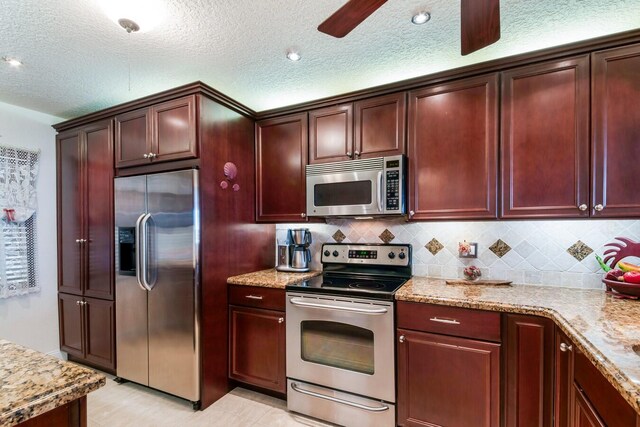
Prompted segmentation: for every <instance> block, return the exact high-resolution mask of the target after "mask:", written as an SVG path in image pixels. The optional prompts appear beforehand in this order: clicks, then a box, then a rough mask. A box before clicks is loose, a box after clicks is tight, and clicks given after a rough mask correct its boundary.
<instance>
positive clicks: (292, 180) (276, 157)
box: [256, 113, 307, 222]
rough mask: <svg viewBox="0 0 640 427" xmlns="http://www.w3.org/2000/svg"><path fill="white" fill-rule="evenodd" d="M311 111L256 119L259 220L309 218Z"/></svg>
mask: <svg viewBox="0 0 640 427" xmlns="http://www.w3.org/2000/svg"><path fill="white" fill-rule="evenodd" d="M306 164H307V114H306V113H302V114H293V115H290V116H286V117H279V118H277V119H269V120H263V121H261V122H258V123H256V221H258V222H295V221H304V220H306V214H305V212H306V205H307V200H306V197H305V194H306V178H305V165H306Z"/></svg>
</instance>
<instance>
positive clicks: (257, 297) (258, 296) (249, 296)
mask: <svg viewBox="0 0 640 427" xmlns="http://www.w3.org/2000/svg"><path fill="white" fill-rule="evenodd" d="M245 298H249V299H257V300H261V299H262V296H261V295H247V296H245Z"/></svg>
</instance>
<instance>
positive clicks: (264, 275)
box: [227, 268, 322, 289]
mask: <svg viewBox="0 0 640 427" xmlns="http://www.w3.org/2000/svg"><path fill="white" fill-rule="evenodd" d="M320 274H322V271H315V270H312V271H309V272H307V273H287V272H282V271H277V270H276V269H275V268H270V269H268V270H261V271H255V272H253V273H247V274H241V275H239V276H232V277H229V278H228V279H227V283H228V284H230V285H244V286H259V287H263V288H275V289H284V288H285V286H287V285H291V284H293V283H298V282H302V281H303V280H307V279H310V278H312V277H315V276H319V275H320Z"/></svg>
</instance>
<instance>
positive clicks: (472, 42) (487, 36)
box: [318, 0, 500, 55]
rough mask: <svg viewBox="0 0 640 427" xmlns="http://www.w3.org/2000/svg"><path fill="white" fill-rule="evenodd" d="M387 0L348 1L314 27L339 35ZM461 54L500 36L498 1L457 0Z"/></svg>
mask: <svg viewBox="0 0 640 427" xmlns="http://www.w3.org/2000/svg"><path fill="white" fill-rule="evenodd" d="M386 2H387V0H349V1H348V2H347V3H346V4H345V5H344V6H342V7H341V8H340V9H338V10H337V11H336V12H335V13H334V14H333V15H331V16H330V17H329V18H327V19H326V20H325V21H324V22H323V23H322V24H320V25H319V26H318V31H321V32H323V33H325V34H328V35H330V36H333V37H338V38H342V37H344V36H346V35H347V34H349V33H350V32H351V30H353V29H354V28H356V27H357V26H358V25H360V23H362V21H364V20H365V19H367V17H368V16H369V15H371V14H372V13H373V12H375V11H376V10H378V8H380V6H382V5H383V4H385V3H386ZM460 15H461V22H460V24H461V25H460V27H461V41H462V54H463V55H468V54H470V53H472V52H475V51H476V50H479V49H482V48H483V47H487V46H489V45H490V44H493V43H495V42H497V41H498V39H500V0H460Z"/></svg>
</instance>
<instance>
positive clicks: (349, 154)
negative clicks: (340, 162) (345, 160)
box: [347, 151, 353, 159]
mask: <svg viewBox="0 0 640 427" xmlns="http://www.w3.org/2000/svg"><path fill="white" fill-rule="evenodd" d="M347 157H349V158H350V159H352V158H353V154H352V153H351V151H347Z"/></svg>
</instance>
